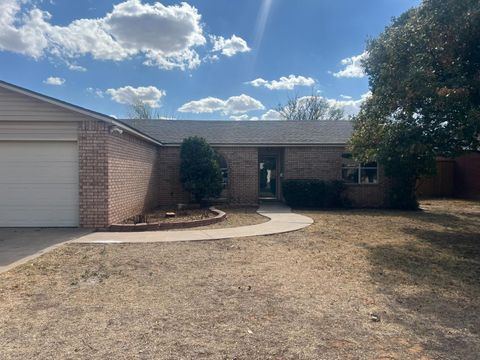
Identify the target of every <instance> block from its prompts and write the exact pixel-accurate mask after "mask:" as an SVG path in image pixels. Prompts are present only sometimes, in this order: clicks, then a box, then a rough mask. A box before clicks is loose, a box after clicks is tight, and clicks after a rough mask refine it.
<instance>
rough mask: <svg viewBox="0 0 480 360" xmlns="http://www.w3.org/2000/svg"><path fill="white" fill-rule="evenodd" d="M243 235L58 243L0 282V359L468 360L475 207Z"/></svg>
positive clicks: (478, 224) (476, 253)
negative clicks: (179, 240) (155, 241)
mask: <svg viewBox="0 0 480 360" xmlns="http://www.w3.org/2000/svg"><path fill="white" fill-rule="evenodd" d="M422 206H423V208H424V211H422V212H413V213H407V212H391V211H374V210H358V211H324V212H321V211H318V212H307V213H306V214H307V215H309V216H311V217H312V218H314V219H315V224H314V225H312V226H311V227H309V228H307V229H304V230H302V231H298V232H294V233H289V234H282V235H275V236H267V237H257V238H246V239H234V240H222V241H211V242H193V243H165V244H138V245H108V246H103V245H101V246H93V245H79V244H77V245H68V246H64V247H62V248H60V249H57V250H55V251H53V252H51V253H49V254H47V255H45V256H43V257H41V258H38V259H36V260H34V261H33V262H31V263H27V264H25V265H22V266H21V267H18V268H16V269H14V270H12V271H10V272H8V273H5V274H2V275H0V358H1V359H33V358H34V359H53V358H55V359H58V358H62V359H63V358H68V359H86V358H88V359H91V358H98V359H113V358H115V359H229V360H232V359H238V360H240V359H478V356H479V355H478V354H480V203H473V202H464V201H441V200H440V201H439V200H436V201H428V202H424V203H423V204H422Z"/></svg>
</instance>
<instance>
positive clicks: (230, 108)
mask: <svg viewBox="0 0 480 360" xmlns="http://www.w3.org/2000/svg"><path fill="white" fill-rule="evenodd" d="M264 109H265V106H263V104H262V103H261V102H260V101H258V100H256V99H254V98H252V97H250V96H248V95H245V94H242V95H239V96H232V97H230V98H228V99H227V100H222V99H218V98H214V97H208V98H204V99H201V100H195V101H190V102H188V103H186V104H184V105H182V106H181V107H180V108H179V109H178V111H179V112H184V113H194V114H201V113H213V112H217V111H222V112H223V113H224V114H225V115H237V114H244V113H247V112H250V111H254V110H264Z"/></svg>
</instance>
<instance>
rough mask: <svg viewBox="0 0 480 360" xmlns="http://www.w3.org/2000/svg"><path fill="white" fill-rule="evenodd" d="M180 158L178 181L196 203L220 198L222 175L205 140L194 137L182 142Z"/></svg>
mask: <svg viewBox="0 0 480 360" xmlns="http://www.w3.org/2000/svg"><path fill="white" fill-rule="evenodd" d="M180 158H181V163H180V181H181V182H182V186H183V188H184V189H185V190H186V191H188V192H190V193H191V194H192V196H193V197H194V198H195V201H196V202H197V203H201V202H202V200H204V199H206V198H215V197H218V196H220V194H221V192H222V173H221V170H220V166H219V164H218V160H217V156H216V155H215V152H214V150H213V149H212V147H211V146H210V145H209V144H208V143H207V142H206V141H205V139H203V138H200V137H197V136H194V137H190V138H188V139H185V140H183V143H182V147H181V151H180Z"/></svg>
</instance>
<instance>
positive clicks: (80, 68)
mask: <svg viewBox="0 0 480 360" xmlns="http://www.w3.org/2000/svg"><path fill="white" fill-rule="evenodd" d="M67 67H68V69H69V70H72V71H80V72H85V71H87V69H86V68H84V67H83V66H80V65H77V64H73V63H70V62H68V61H67Z"/></svg>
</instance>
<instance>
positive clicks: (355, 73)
mask: <svg viewBox="0 0 480 360" xmlns="http://www.w3.org/2000/svg"><path fill="white" fill-rule="evenodd" d="M367 57H368V53H367V52H366V51H364V52H363V53H362V54H360V55H357V56H352V57H349V58H346V59H343V60H342V65H344V66H345V68H344V69H343V70H340V71H339V72H336V73H333V76H335V77H338V78H340V77H347V78H362V77H365V75H366V74H365V69H364V68H363V66H362V61H363V60H365V59H366V58H367Z"/></svg>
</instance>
